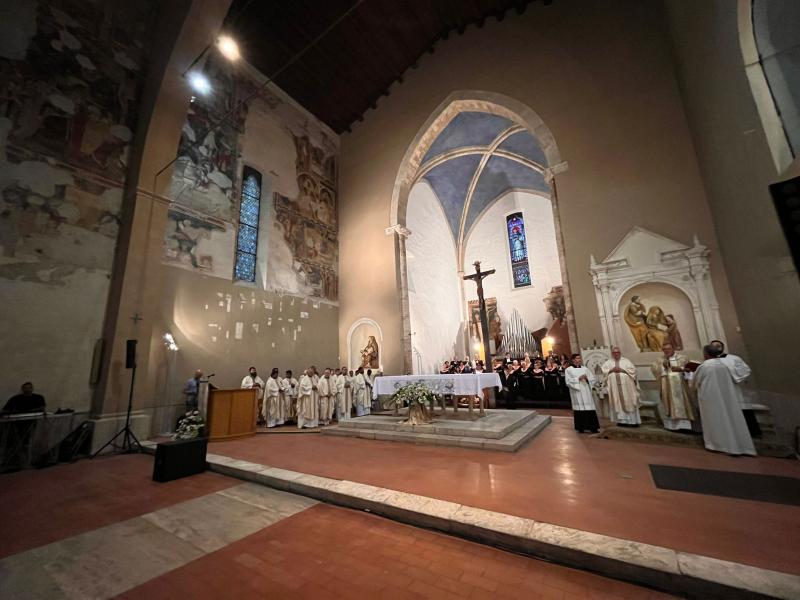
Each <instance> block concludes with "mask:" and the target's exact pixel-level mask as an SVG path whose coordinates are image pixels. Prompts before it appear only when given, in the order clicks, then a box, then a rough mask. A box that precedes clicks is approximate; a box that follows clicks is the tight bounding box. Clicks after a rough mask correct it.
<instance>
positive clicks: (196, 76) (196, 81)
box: [188, 71, 211, 96]
mask: <svg viewBox="0 0 800 600" xmlns="http://www.w3.org/2000/svg"><path fill="white" fill-rule="evenodd" d="M188 79H189V85H191V86H192V89H193V90H194V91H195V92H197V93H198V94H200V95H202V96H206V95H207V94H209V93H210V92H211V82H210V81H209V80H208V77H206V76H205V75H204V74H203V73H201V72H199V71H192V72H191V73H189V75H188Z"/></svg>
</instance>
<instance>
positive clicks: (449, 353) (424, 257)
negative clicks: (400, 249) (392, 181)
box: [406, 182, 464, 373]
mask: <svg viewBox="0 0 800 600" xmlns="http://www.w3.org/2000/svg"><path fill="white" fill-rule="evenodd" d="M407 226H408V228H409V229H410V230H411V235H410V236H409V237H408V239H407V240H406V252H407V257H408V286H409V294H408V300H409V312H410V315H411V332H412V334H413V335H412V336H411V343H412V346H413V347H414V348H416V349H417V350H418V351H419V352H420V354H421V355H422V357H421V365H422V372H423V373H431V372H434V371H435V370H436V367H437V366H438V365H440V364H441V363H442V361H444V360H449V359H450V358H452V357H453V356H454V355H455V354H456V353H457V354H458V355H461V354H463V350H462V349H461V348H458V349H457V348H456V343H457V340H458V338H459V332H460V329H461V318H462V315H463V312H464V311H463V309H462V307H461V302H460V288H459V279H458V262H457V261H456V250H455V244H454V243H453V237H452V235H451V233H450V230H449V226H448V225H447V221H446V220H445V217H444V212H443V211H442V208H441V205H440V204H439V200H438V198H437V197H436V195H435V194H434V192H433V190H432V189H431V187H430V186H429V185H428V184H427V183H425V182H421V183H418V184H417V185H415V186H414V188H413V189H412V190H411V193H410V196H409V200H408V218H407ZM414 372H415V373H418V372H420V358H419V357H418V356H417V354H416V353H414Z"/></svg>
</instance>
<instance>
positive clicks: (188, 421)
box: [172, 410, 206, 440]
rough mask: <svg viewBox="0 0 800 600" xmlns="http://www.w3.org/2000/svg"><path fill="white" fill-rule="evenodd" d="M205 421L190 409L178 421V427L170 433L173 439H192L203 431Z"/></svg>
mask: <svg viewBox="0 0 800 600" xmlns="http://www.w3.org/2000/svg"><path fill="white" fill-rule="evenodd" d="M205 428H206V422H205V420H204V419H203V417H202V416H201V415H200V413H199V412H198V411H196V410H190V411H189V412H187V413H186V414H185V415H184V417H183V418H182V419H181V420H180V422H179V423H178V429H177V430H176V431H175V433H174V434H173V435H172V439H173V440H193V439H194V438H196V437H200V436H202V435H203V434H204V433H205Z"/></svg>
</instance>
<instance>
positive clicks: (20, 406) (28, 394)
mask: <svg viewBox="0 0 800 600" xmlns="http://www.w3.org/2000/svg"><path fill="white" fill-rule="evenodd" d="M20 389H21V391H22V393H21V394H17V395H16V396H11V398H9V399H8V402H6V405H5V406H4V407H3V411H2V413H3V414H19V413H34V412H44V411H45V410H44V409H45V403H44V396H42V395H41V394H34V393H33V384H32V383H31V382H30V381H26V382H25V383H23V384H22V387H21V388H20Z"/></svg>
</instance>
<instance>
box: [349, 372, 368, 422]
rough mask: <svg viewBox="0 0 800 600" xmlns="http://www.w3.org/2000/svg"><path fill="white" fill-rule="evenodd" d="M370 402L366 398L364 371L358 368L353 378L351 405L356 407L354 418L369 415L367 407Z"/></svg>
mask: <svg viewBox="0 0 800 600" xmlns="http://www.w3.org/2000/svg"><path fill="white" fill-rule="evenodd" d="M371 402H372V399H371V398H368V397H367V382H366V381H365V380H364V369H362V368H361V367H359V368H358V369H357V370H356V376H355V377H353V403H354V404H355V405H356V416H357V417H363V416H364V415H368V414H369V406H370V403H371Z"/></svg>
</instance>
